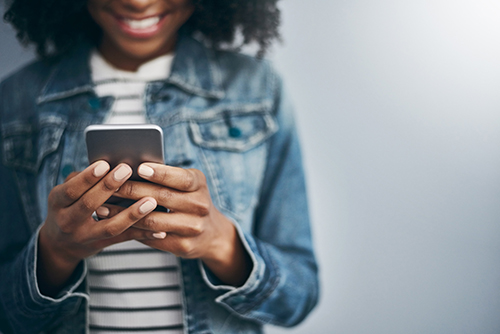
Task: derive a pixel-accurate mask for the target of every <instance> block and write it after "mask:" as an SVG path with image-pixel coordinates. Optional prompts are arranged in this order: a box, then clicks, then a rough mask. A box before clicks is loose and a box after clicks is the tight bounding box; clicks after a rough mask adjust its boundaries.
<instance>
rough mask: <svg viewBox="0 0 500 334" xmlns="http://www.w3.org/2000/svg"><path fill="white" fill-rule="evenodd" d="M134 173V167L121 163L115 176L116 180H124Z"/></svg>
mask: <svg viewBox="0 0 500 334" xmlns="http://www.w3.org/2000/svg"><path fill="white" fill-rule="evenodd" d="M131 173H132V169H131V168H130V167H129V166H127V165H121V166H120V168H118V169H117V170H116V171H115V174H114V175H113V177H114V178H115V180H116V181H122V180H123V179H124V178H126V177H127V176H129V175H130V174H131Z"/></svg>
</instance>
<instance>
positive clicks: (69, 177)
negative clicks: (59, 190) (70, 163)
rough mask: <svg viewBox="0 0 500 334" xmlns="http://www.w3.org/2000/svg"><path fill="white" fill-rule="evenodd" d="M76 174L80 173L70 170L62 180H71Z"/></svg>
mask: <svg viewBox="0 0 500 334" xmlns="http://www.w3.org/2000/svg"><path fill="white" fill-rule="evenodd" d="M78 174H80V172H71V173H70V174H69V175H68V176H67V177H66V180H64V182H68V181H69V180H71V179H72V178H74V177H75V176H77V175H78Z"/></svg>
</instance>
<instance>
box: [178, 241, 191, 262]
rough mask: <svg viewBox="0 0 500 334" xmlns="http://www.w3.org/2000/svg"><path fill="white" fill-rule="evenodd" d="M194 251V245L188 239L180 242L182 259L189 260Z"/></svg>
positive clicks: (179, 251)
mask: <svg viewBox="0 0 500 334" xmlns="http://www.w3.org/2000/svg"><path fill="white" fill-rule="evenodd" d="M193 251H194V245H193V243H192V242H191V241H190V240H188V239H182V240H180V241H179V248H178V254H179V255H180V256H181V257H184V258H189V257H190V256H191V254H192V253H193Z"/></svg>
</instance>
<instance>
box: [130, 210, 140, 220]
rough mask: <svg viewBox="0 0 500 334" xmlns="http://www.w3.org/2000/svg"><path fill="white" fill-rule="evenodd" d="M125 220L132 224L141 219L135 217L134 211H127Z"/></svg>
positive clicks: (137, 216)
mask: <svg viewBox="0 0 500 334" xmlns="http://www.w3.org/2000/svg"><path fill="white" fill-rule="evenodd" d="M127 218H128V220H129V221H132V222H136V221H138V220H139V219H141V217H140V216H139V215H137V214H136V213H135V211H134V210H129V212H128V213H127Z"/></svg>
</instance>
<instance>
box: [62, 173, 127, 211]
mask: <svg viewBox="0 0 500 334" xmlns="http://www.w3.org/2000/svg"><path fill="white" fill-rule="evenodd" d="M131 175H132V168H130V166H128V165H126V164H119V165H118V166H116V168H115V169H113V170H112V171H111V172H110V173H108V175H106V176H105V177H103V178H102V179H101V180H100V181H99V182H98V183H97V184H95V185H94V186H93V187H92V188H91V189H89V190H88V191H87V192H86V193H85V194H83V195H82V196H81V197H80V198H79V199H78V201H76V202H75V203H73V205H72V206H71V208H70V209H71V215H73V216H75V218H78V217H85V216H90V215H91V214H92V213H93V212H94V211H95V210H97V208H99V207H100V206H101V205H102V204H103V203H104V202H105V201H106V200H107V199H108V198H110V197H111V196H112V195H113V194H114V193H115V192H116V190H117V189H118V188H119V187H120V186H121V185H122V184H123V183H124V182H125V181H126V180H127V179H128V178H129V177H130V176H131Z"/></svg>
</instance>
